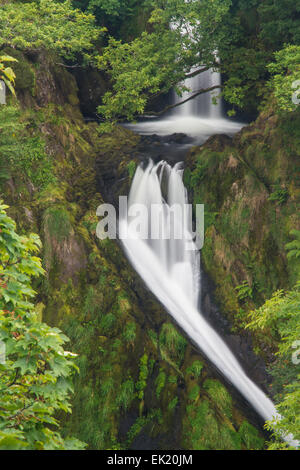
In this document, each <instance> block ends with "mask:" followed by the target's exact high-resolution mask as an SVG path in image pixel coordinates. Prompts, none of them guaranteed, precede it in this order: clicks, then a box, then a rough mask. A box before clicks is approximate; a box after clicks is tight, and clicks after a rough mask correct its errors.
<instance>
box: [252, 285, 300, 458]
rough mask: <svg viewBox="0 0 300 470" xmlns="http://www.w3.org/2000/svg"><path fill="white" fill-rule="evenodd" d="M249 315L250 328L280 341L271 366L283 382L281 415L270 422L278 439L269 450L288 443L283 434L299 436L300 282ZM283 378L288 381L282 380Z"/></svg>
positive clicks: (276, 342)
mask: <svg viewBox="0 0 300 470" xmlns="http://www.w3.org/2000/svg"><path fill="white" fill-rule="evenodd" d="M249 318H250V322H249V324H248V328H250V329H251V330H255V331H256V330H260V331H262V332H264V338H265V339H264V341H265V342H268V343H271V345H273V344H274V342H275V344H277V348H278V351H277V353H276V356H277V361H276V363H275V365H273V367H272V366H271V368H270V369H271V373H272V375H273V376H274V380H275V386H277V387H278V383H280V387H279V390H280V389H281V390H280V391H281V393H280V394H279V395H278V401H279V402H278V404H277V410H278V412H279V413H280V414H281V416H282V418H281V420H275V421H273V422H268V423H267V429H269V430H270V431H272V432H273V433H274V439H275V441H274V442H273V443H271V444H270V449H276V448H282V447H285V446H286V444H283V443H282V435H283V434H286V435H287V434H292V435H293V437H294V438H295V439H298V440H299V439H300V418H299V416H300V400H299V398H300V381H299V379H300V367H299V364H298V361H297V360H296V361H292V354H293V350H294V349H295V345H298V344H299V338H300V283H298V284H297V285H296V286H295V288H294V289H293V290H291V291H289V292H286V293H284V292H283V291H277V292H275V294H274V295H273V296H272V298H271V299H270V300H267V301H266V303H265V304H264V305H263V306H262V307H261V308H259V309H257V310H255V311H254V312H251V314H250V316H249ZM283 368H284V369H285V371H284V375H283V374H282V369H283ZM287 372H288V373H287ZM282 377H284V378H285V379H287V378H288V381H287V382H286V381H284V383H282Z"/></svg>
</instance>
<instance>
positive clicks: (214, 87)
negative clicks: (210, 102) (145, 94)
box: [144, 85, 222, 117]
mask: <svg viewBox="0 0 300 470" xmlns="http://www.w3.org/2000/svg"><path fill="white" fill-rule="evenodd" d="M217 88H222V86H221V85H214V86H212V87H210V88H202V89H201V90H198V91H196V92H195V93H193V95H191V96H189V97H188V98H186V99H185V100H183V101H180V102H179V103H175V104H170V105H168V106H166V107H165V108H164V109H163V110H162V111H159V112H156V113H155V112H151V111H150V112H149V113H148V114H144V117H151V116H161V115H162V114H165V113H166V112H167V111H169V110H170V109H173V108H177V106H181V105H182V104H184V103H187V102H188V101H190V100H193V99H194V98H196V97H197V96H199V95H202V94H203V93H208V92H210V91H213V90H216V89H217Z"/></svg>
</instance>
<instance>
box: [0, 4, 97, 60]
mask: <svg viewBox="0 0 300 470" xmlns="http://www.w3.org/2000/svg"><path fill="white" fill-rule="evenodd" d="M0 30H1V36H0V48H1V47H5V46H10V47H14V48H18V49H21V50H26V51H39V50H47V51H55V52H56V53H58V54H60V55H61V56H63V57H65V58H67V59H74V57H75V55H76V54H78V53H86V54H87V53H88V52H89V51H91V50H92V49H93V48H94V44H95V41H97V39H98V38H99V35H100V32H101V30H100V29H99V28H97V27H96V26H95V24H94V17H93V16H92V15H90V14H85V13H82V12H81V11H79V10H75V9H74V8H72V6H71V1H70V0H65V1H63V2H57V1H55V0H39V2H32V3H22V2H18V1H17V2H12V3H10V2H9V3H5V4H4V5H1V15H0Z"/></svg>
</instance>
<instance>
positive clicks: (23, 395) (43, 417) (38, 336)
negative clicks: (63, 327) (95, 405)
mask: <svg viewBox="0 0 300 470" xmlns="http://www.w3.org/2000/svg"><path fill="white" fill-rule="evenodd" d="M6 209H7V206H5V205H3V204H1V205H0V259H1V264H0V340H1V341H2V342H3V344H4V345H5V352H6V360H5V361H2V362H1V364H0V389H1V396H0V448H2V449H70V448H75V449H76V448H82V447H83V444H82V443H80V442H79V441H77V440H76V439H63V438H62V437H61V435H60V434H59V432H57V431H54V430H53V429H54V428H55V427H57V426H58V425H59V422H58V421H57V419H56V418H55V417H54V415H55V414H57V412H58V411H64V412H70V411H71V408H70V402H69V399H70V393H71V392H72V383H71V376H72V374H73V372H74V371H75V370H76V369H77V368H75V365H74V363H73V362H72V361H71V360H70V358H71V357H72V356H75V355H74V354H72V353H70V352H67V351H64V349H63V344H64V343H65V342H66V341H68V338H67V337H66V336H64V335H63V334H62V333H61V331H60V330H59V329H57V328H50V327H49V326H48V325H46V324H45V323H41V322H40V321H39V317H38V315H37V313H36V312H35V309H34V305H33V303H32V301H31V299H32V298H33V297H34V296H35V292H34V290H33V288H32V279H33V278H34V277H37V276H39V275H41V274H43V269H42V266H41V260H40V259H39V258H38V257H37V256H36V255H35V254H36V253H37V252H38V251H39V249H40V240H39V238H38V236H37V235H35V234H31V235H30V236H29V237H20V236H19V235H18V234H17V233H16V231H15V230H16V226H15V223H14V222H13V220H12V219H11V218H10V217H8V216H7V215H6V211H5V210H6Z"/></svg>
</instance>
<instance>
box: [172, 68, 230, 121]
mask: <svg viewBox="0 0 300 470" xmlns="http://www.w3.org/2000/svg"><path fill="white" fill-rule="evenodd" d="M194 71H195V69H193V68H192V69H191V73H193V72H194ZM183 85H184V86H185V87H186V88H187V89H188V90H189V91H184V92H183V94H182V96H178V95H177V93H176V92H175V91H174V92H173V104H177V103H180V102H182V101H184V100H186V99H188V98H189V97H190V96H192V95H193V94H194V93H196V92H197V91H199V90H202V89H207V88H211V87H212V86H220V85H221V74H220V72H217V71H214V70H212V69H209V70H206V71H205V72H202V73H200V74H199V75H195V76H194V77H190V78H187V79H186V80H185V81H184V83H183ZM219 94H220V90H219V89H218V88H216V89H215V90H213V91H211V92H207V93H203V94H202V95H198V96H197V97H196V98H193V99H192V100H190V101H187V102H186V103H184V104H182V105H180V106H177V107H176V108H174V110H173V116H174V117H177V118H178V117H179V118H183V117H192V116H194V117H205V118H207V119H209V118H211V119H222V100H221V99H220V98H218V95H219ZM213 98H215V99H216V101H217V102H216V104H214V103H213Z"/></svg>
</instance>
